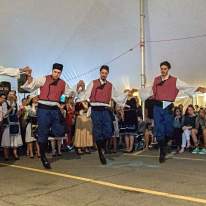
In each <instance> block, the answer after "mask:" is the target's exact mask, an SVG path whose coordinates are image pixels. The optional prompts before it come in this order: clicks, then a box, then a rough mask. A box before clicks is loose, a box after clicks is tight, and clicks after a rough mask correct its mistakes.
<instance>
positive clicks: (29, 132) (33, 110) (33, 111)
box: [25, 105, 37, 143]
mask: <svg viewBox="0 0 206 206" xmlns="http://www.w3.org/2000/svg"><path fill="white" fill-rule="evenodd" d="M26 110H27V111H28V115H29V116H35V115H36V107H35V105H33V106H32V107H31V106H28V107H27V108H26ZM31 127H32V124H31V122H29V123H28V124H27V126H26V136H25V142H26V143H30V142H36V141H37V139H36V138H35V137H34V136H33V135H32V128H31Z"/></svg>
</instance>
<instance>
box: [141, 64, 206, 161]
mask: <svg viewBox="0 0 206 206" xmlns="http://www.w3.org/2000/svg"><path fill="white" fill-rule="evenodd" d="M170 69H171V65H170V63H169V62H167V61H164V62H162V63H161V64H160V72H161V75H160V76H158V77H156V78H155V79H154V83H153V87H152V91H149V94H148V91H147V89H148V88H145V89H140V96H141V97H142V99H143V100H145V99H146V98H148V97H150V98H151V99H152V100H153V103H154V108H153V118H154V124H155V125H154V128H155V135H156V138H157V141H158V144H159V148H160V156H159V162H160V163H163V162H165V156H166V146H167V143H168V141H169V139H170V137H171V134H172V125H173V116H172V110H171V108H172V103H173V102H174V101H175V99H176V97H177V95H178V92H179V91H183V92H184V93H186V94H188V95H189V96H191V95H193V94H194V93H195V92H203V93H204V92H206V88H203V87H198V88H197V87H192V86H190V85H188V84H186V83H185V82H182V81H180V80H179V79H178V78H176V77H174V76H171V75H170V74H169V71H170ZM151 93H152V96H151Z"/></svg>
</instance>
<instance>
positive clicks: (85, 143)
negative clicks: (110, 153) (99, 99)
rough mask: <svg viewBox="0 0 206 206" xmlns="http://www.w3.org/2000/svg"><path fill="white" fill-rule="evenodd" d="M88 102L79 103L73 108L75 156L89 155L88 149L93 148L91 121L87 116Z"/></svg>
mask: <svg viewBox="0 0 206 206" xmlns="http://www.w3.org/2000/svg"><path fill="white" fill-rule="evenodd" d="M88 109H89V104H88V102H86V101H85V102H79V103H77V104H76V106H75V111H76V115H77V118H76V125H75V135H74V146H75V148H76V149H77V154H79V155H82V154H84V153H87V154H89V153H90V148H91V147H92V146H93V136H92V121H91V118H90V115H88Z"/></svg>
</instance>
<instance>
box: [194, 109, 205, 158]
mask: <svg viewBox="0 0 206 206" xmlns="http://www.w3.org/2000/svg"><path fill="white" fill-rule="evenodd" d="M196 129H197V130H198V136H199V137H200V140H202V143H203V148H202V149H200V148H198V149H197V150H196V151H197V153H198V154H206V112H205V110H204V109H203V108H200V110H199V112H198V116H197V119H196ZM194 152H195V151H193V153H194Z"/></svg>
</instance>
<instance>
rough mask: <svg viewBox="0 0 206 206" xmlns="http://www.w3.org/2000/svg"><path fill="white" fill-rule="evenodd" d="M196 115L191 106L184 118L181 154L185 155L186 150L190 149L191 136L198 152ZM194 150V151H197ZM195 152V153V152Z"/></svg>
mask: <svg viewBox="0 0 206 206" xmlns="http://www.w3.org/2000/svg"><path fill="white" fill-rule="evenodd" d="M195 123H196V115H195V109H194V107H193V105H189V106H188V107H187V109H186V112H185V115H184V117H183V127H182V129H183V134H182V148H181V150H180V151H179V153H183V152H184V151H185V148H190V146H191V145H190V136H192V139H193V142H194V146H195V150H197V146H198V142H197V141H196V140H197V129H196V125H195ZM195 150H194V151H195ZM194 151H193V152H194Z"/></svg>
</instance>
